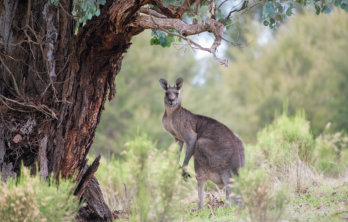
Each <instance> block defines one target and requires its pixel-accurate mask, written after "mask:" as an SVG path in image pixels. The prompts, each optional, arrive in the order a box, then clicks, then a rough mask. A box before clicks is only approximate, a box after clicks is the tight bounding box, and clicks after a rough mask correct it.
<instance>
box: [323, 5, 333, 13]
mask: <svg viewBox="0 0 348 222" xmlns="http://www.w3.org/2000/svg"><path fill="white" fill-rule="evenodd" d="M321 12H323V13H325V14H329V13H330V12H331V8H330V7H329V6H328V5H325V6H324V8H322V10H321Z"/></svg>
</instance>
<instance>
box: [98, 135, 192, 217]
mask: <svg viewBox="0 0 348 222" xmlns="http://www.w3.org/2000/svg"><path fill="white" fill-rule="evenodd" d="M177 149H178V147H177V145H172V146H170V147H169V149H168V150H167V151H161V150H158V149H157V148H156V144H155V143H153V142H152V141H151V140H150V139H149V138H148V137H147V136H146V135H141V136H137V137H136V138H135V139H134V140H132V141H130V142H128V143H127V144H126V149H125V150H124V151H123V152H122V155H123V157H124V158H122V159H118V160H115V159H113V158H112V159H111V161H110V160H104V161H107V163H104V164H101V166H100V167H99V170H98V171H97V178H98V180H99V182H100V184H101V187H102V190H103V192H104V196H105V197H106V201H107V202H108V204H109V206H110V207H111V208H112V209H113V210H118V211H121V212H123V213H125V214H126V215H127V216H128V215H129V220H130V221H172V220H173V219H174V218H175V217H176V216H178V215H179V214H180V213H181V212H182V211H183V210H185V209H183V207H181V203H182V199H181V197H188V196H190V195H189V194H188V192H190V191H191V190H192V189H191V187H192V186H191V185H192V184H191V183H190V182H189V183H184V182H183V180H182V178H181V171H180V169H179V165H178V163H177V151H176V150H177ZM110 172H112V173H110ZM127 216H125V217H127Z"/></svg>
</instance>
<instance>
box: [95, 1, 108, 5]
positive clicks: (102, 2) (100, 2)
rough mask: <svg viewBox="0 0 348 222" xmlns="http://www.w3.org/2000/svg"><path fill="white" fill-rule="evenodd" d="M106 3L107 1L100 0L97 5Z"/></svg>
mask: <svg viewBox="0 0 348 222" xmlns="http://www.w3.org/2000/svg"><path fill="white" fill-rule="evenodd" d="M105 3H106V0H98V1H97V4H98V5H104V4H105Z"/></svg>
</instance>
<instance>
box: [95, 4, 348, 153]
mask: <svg viewBox="0 0 348 222" xmlns="http://www.w3.org/2000/svg"><path fill="white" fill-rule="evenodd" d="M253 10H255V11H256V12H257V10H260V9H259V8H255V9H253ZM255 14H256V16H255ZM257 19H260V13H250V15H249V16H244V17H243V19H241V18H240V19H237V20H238V22H237V23H236V24H232V26H233V27H232V28H231V29H229V31H228V32H227V35H228V36H227V38H229V39H231V40H233V41H235V42H240V43H242V45H241V47H235V46H230V45H228V46H227V47H225V51H224V54H225V56H226V57H228V58H229V60H230V63H229V67H228V68H226V67H222V66H220V65H219V64H218V63H217V62H216V61H214V60H213V59H212V58H211V56H200V54H199V53H198V55H197V54H195V53H194V52H192V50H191V49H190V48H187V47H186V46H185V45H183V43H181V42H174V43H172V47H170V48H162V47H159V46H150V38H151V34H150V33H149V32H147V33H143V34H141V35H139V36H137V37H136V38H134V40H133V45H132V46H131V47H130V50H129V52H128V53H127V54H126V55H125V59H124V61H123V66H122V70H121V72H120V73H119V75H118V76H117V78H116V85H117V96H116V98H115V99H114V100H113V101H111V102H109V103H108V104H107V105H106V107H105V111H104V113H103V115H102V119H101V122H100V125H99V127H98V131H97V135H96V139H95V143H94V144H93V148H92V150H91V151H92V152H94V153H100V152H102V153H108V154H109V153H113V154H115V155H116V156H119V154H120V152H121V151H122V147H123V145H124V144H125V143H126V141H128V140H129V139H130V138H133V136H135V135H136V134H137V132H139V131H141V132H146V134H147V135H148V136H149V137H150V138H153V139H154V140H157V142H158V146H157V147H159V148H160V149H161V148H167V147H168V146H169V144H170V143H172V142H173V139H172V138H171V137H170V136H169V134H168V133H166V132H165V131H164V130H163V129H162V124H161V118H162V115H163V112H164V105H163V96H164V93H163V90H162V89H161V87H160V86H159V83H158V80H159V79H160V78H166V79H167V80H168V81H169V83H171V84H173V83H174V81H175V80H176V78H178V77H183V78H184V86H183V89H182V92H181V93H182V97H183V106H184V107H185V108H187V109H189V110H191V111H192V112H194V113H199V114H203V115H207V116H211V117H213V118H216V119H217V120H219V121H221V122H223V123H225V124H226V125H227V126H228V127H230V128H231V129H232V130H233V131H235V132H236V133H237V134H239V135H240V136H241V137H242V139H243V140H244V142H246V143H254V142H255V141H256V138H257V132H258V131H259V130H260V129H262V128H264V127H265V126H266V125H268V124H270V123H271V122H272V121H273V120H274V118H276V117H277V116H279V115H280V114H281V113H282V112H283V103H284V102H286V103H287V104H288V106H287V109H288V113H289V114H290V115H293V114H295V113H296V111H297V110H304V112H305V113H306V119H308V120H309V122H310V127H311V130H312V132H313V135H314V136H315V137H316V136H318V135H319V134H320V133H321V132H322V131H323V130H324V129H325V126H326V124H327V123H328V122H330V123H331V127H330V130H332V131H342V133H345V132H347V131H348V101H347V100H348V99H347V98H348V63H347V62H346V59H347V55H348V41H347V39H348V14H347V13H345V12H344V11H341V10H335V11H334V12H332V13H331V14H321V15H319V16H317V15H314V14H313V13H306V12H304V13H303V14H301V15H300V14H299V13H298V15H297V16H294V17H290V18H289V19H288V21H287V23H286V24H285V25H284V26H281V27H280V28H279V29H278V30H270V29H269V28H267V27H264V26H263V25H262V24H260V22H259V21H255V20H257Z"/></svg>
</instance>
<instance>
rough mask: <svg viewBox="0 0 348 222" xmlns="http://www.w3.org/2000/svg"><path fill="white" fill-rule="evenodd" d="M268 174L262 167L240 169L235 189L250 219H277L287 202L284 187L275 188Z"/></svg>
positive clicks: (264, 220) (262, 220) (268, 221)
mask: <svg viewBox="0 0 348 222" xmlns="http://www.w3.org/2000/svg"><path fill="white" fill-rule="evenodd" d="M271 181H272V180H271V179H270V176H269V174H268V173H267V172H266V171H265V170H264V169H262V168H258V169H254V170H250V169H247V168H244V169H241V170H240V176H239V177H237V178H236V182H235V185H234V187H235V190H236V193H237V194H238V195H240V197H241V198H242V200H243V203H244V205H245V207H246V208H247V210H248V213H249V217H250V220H251V221H259V222H266V221H267V222H271V221H279V220H280V218H281V216H282V213H283V211H284V209H285V205H286V203H287V199H288V194H287V193H286V192H285V189H284V188H275V187H274V184H272V182H271Z"/></svg>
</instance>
